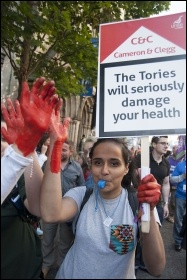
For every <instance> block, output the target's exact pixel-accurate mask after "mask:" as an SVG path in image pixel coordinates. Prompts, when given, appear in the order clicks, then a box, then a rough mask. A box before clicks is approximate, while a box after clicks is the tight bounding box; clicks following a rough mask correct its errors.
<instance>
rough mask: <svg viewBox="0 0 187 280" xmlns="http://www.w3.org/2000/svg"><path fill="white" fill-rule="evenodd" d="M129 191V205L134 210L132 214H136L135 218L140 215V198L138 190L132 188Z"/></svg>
mask: <svg viewBox="0 0 187 280" xmlns="http://www.w3.org/2000/svg"><path fill="white" fill-rule="evenodd" d="M127 191H128V200H129V204H130V206H131V208H132V212H133V214H134V216H136V215H137V213H138V208H139V202H138V198H137V190H136V189H135V188H133V187H130V188H128V189H127Z"/></svg>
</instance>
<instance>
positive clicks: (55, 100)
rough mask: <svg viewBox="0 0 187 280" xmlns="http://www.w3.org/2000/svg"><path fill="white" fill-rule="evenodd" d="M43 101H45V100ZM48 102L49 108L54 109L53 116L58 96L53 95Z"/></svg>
mask: <svg viewBox="0 0 187 280" xmlns="http://www.w3.org/2000/svg"><path fill="white" fill-rule="evenodd" d="M45 100H46V101H47V99H45ZM49 101H50V105H51V107H52V108H54V109H55V114H56V108H55V106H56V105H57V104H58V102H59V98H58V95H57V94H55V95H53V96H52V97H51V99H50V100H49Z"/></svg>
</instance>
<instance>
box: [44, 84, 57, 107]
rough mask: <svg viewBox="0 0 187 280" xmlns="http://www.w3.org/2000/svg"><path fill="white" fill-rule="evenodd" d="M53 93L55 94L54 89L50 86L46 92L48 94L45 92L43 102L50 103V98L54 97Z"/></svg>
mask: <svg viewBox="0 0 187 280" xmlns="http://www.w3.org/2000/svg"><path fill="white" fill-rule="evenodd" d="M55 92H56V87H54V86H52V87H51V88H50V89H49V90H48V92H47V94H46V96H45V101H46V102H49V103H50V102H51V100H52V98H53V96H54V95H56V94H55Z"/></svg>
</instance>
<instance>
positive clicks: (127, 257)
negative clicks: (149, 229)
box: [56, 187, 137, 279]
mask: <svg viewBox="0 0 187 280" xmlns="http://www.w3.org/2000/svg"><path fill="white" fill-rule="evenodd" d="M85 190H86V187H78V188H77V187H75V188H73V189H71V190H69V191H68V192H67V193H66V194H65V196H69V197H72V198H73V199H74V200H75V201H76V203H77V205H78V208H79V209H80V205H81V203H82V200H83V197H84V194H85ZM119 199H120V201H119ZM101 200H102V198H101V196H100V195H99V194H98V196H97V195H96V191H95V190H94V192H93V193H92V195H91V196H90V198H89V200H88V202H87V203H86V204H85V206H84V208H83V209H82V211H81V213H80V216H79V219H78V222H77V225H76V236H75V241H74V244H73V245H72V247H71V248H70V250H69V251H68V253H67V255H66V257H65V260H64V261H63V263H62V265H61V266H60V268H59V271H58V273H57V275H56V279H135V278H136V277H135V274H134V255H135V247H136V242H137V223H136V222H134V216H133V212H132V209H131V207H130V205H129V201H128V193H127V191H126V190H125V189H122V194H121V197H120V196H119V197H117V198H115V199H111V200H106V199H103V202H102V201H101ZM107 215H108V216H110V217H111V219H113V221H112V223H111V225H110V226H108V227H107V226H106V225H105V224H104V223H103V222H104V221H105V220H106V218H107Z"/></svg>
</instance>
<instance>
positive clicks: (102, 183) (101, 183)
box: [97, 180, 106, 189]
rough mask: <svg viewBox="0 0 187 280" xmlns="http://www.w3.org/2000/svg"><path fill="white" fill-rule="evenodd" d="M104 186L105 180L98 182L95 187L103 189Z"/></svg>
mask: <svg viewBox="0 0 187 280" xmlns="http://www.w3.org/2000/svg"><path fill="white" fill-rule="evenodd" d="M105 185H106V181H105V180H99V181H98V183H97V186H98V188H99V189H104V187H105Z"/></svg>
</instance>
